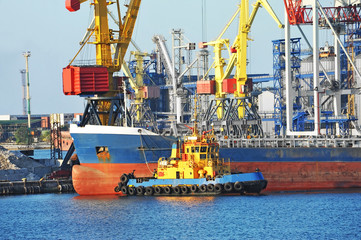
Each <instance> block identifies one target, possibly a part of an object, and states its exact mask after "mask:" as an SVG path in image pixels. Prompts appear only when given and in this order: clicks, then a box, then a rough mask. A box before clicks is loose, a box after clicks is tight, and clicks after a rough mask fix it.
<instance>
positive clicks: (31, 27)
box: [0, 0, 299, 115]
mask: <svg viewBox="0 0 361 240" xmlns="http://www.w3.org/2000/svg"><path fill="white" fill-rule="evenodd" d="M64 2H65V0H51V1H49V0H36V1H29V0H17V1H9V0H0V8H1V9H2V10H3V11H2V14H1V15H0V20H1V23H2V26H1V28H2V30H1V44H0V82H1V87H0V100H1V105H0V115H1V114H21V113H22V90H21V75H20V72H19V71H20V69H24V68H25V59H24V57H23V55H22V53H23V52H24V51H31V57H30V59H29V66H30V95H31V111H32V113H33V114H47V113H61V112H83V108H84V100H83V99H82V98H80V97H78V96H65V95H64V94H63V92H62V68H63V67H65V66H66V65H67V64H68V62H69V60H70V59H71V58H72V57H73V56H74V55H75V53H76V52H77V51H78V49H79V44H78V43H79V41H80V40H81V39H82V37H83V35H84V33H85V31H86V29H87V27H88V25H89V22H90V20H91V18H92V16H91V11H90V7H89V2H86V3H83V4H82V6H81V9H80V11H78V12H68V11H67V10H66V9H65V4H64ZM121 2H122V1H121ZM250 2H251V3H252V2H253V1H250ZM201 3H202V0H182V1H176V0H143V1H142V5H141V9H140V12H139V16H138V19H137V23H136V28H135V30H134V33H133V39H134V40H135V41H136V42H137V44H138V45H139V46H140V48H141V49H142V50H143V51H147V52H151V51H152V50H153V49H154V48H155V46H154V44H153V42H152V40H151V38H152V36H153V35H155V34H162V35H164V36H165V37H166V38H167V39H169V41H168V42H169V44H170V43H171V41H170V39H171V36H170V31H171V29H173V28H182V29H183V30H184V32H185V34H186V36H187V38H188V39H190V40H191V41H192V42H196V43H198V42H200V41H202V25H201V20H202V11H201V9H202V4H201ZM238 3H239V0H227V1H219V0H206V10H207V11H206V17H207V21H206V23H207V25H206V32H207V40H208V41H210V40H212V39H215V38H216V37H217V35H218V34H219V33H220V32H221V30H222V29H223V27H224V26H225V24H226V23H227V21H228V20H229V18H230V17H231V16H232V14H233V13H234V12H235V10H236V6H237V4H238ZM269 3H270V4H271V5H272V7H273V8H274V10H275V12H276V14H277V15H278V16H279V18H280V20H281V21H282V22H284V7H283V1H281V0H269ZM236 27H237V26H236V25H233V26H232V28H231V29H230V31H229V32H228V33H227V34H226V35H225V37H227V38H230V39H231V40H232V41H233V39H234V37H235V35H236ZM283 34H284V33H283V30H280V29H278V27H277V24H276V23H275V22H274V21H273V19H272V18H271V17H270V16H269V15H268V13H267V12H266V11H265V9H260V11H259V12H258V16H257V18H256V20H255V22H254V24H253V26H252V30H251V37H252V38H253V39H254V40H255V41H253V42H251V43H250V46H249V49H248V51H249V61H250V64H249V67H248V68H249V73H272V43H271V41H272V40H274V39H281V38H283ZM298 35H299V34H298ZM298 35H297V34H296V36H298ZM130 50H132V49H130ZM83 56H84V55H83ZM210 61H211V59H210Z"/></svg>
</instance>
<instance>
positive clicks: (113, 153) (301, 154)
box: [72, 133, 361, 164]
mask: <svg viewBox="0 0 361 240" xmlns="http://www.w3.org/2000/svg"><path fill="white" fill-rule="evenodd" d="M72 137H73V139H74V144H75V148H76V153H77V155H78V158H79V160H80V162H81V163H100V162H101V163H104V162H103V161H101V160H99V159H98V157H97V155H96V147H99V146H106V147H108V150H109V155H110V159H109V160H108V161H107V162H106V163H136V164H137V163H156V162H157V161H158V159H159V158H160V157H164V156H170V153H171V145H172V143H173V142H174V141H175V139H172V138H167V137H163V136H159V135H142V136H139V135H119V134H98V133H94V134H92V133H87V134H80V133H72ZM220 157H221V158H225V159H230V160H231V162H314V161H318V162H357V161H360V160H361V159H360V157H361V148H358V147H354V148H346V147H345V148H341V147H338V148H333V147H328V148H321V147H319V148H315V147H310V148H308V147H296V148H264V147H263V148H221V149H220Z"/></svg>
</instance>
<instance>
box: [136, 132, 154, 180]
mask: <svg viewBox="0 0 361 240" xmlns="http://www.w3.org/2000/svg"><path fill="white" fill-rule="evenodd" d="M139 137H140V146H141V150H142V151H143V156H144V160H145V163H146V165H147V168H148V170H149V172H150V173H153V171H151V170H150V167H149V164H148V161H147V156H146V155H145V151H144V146H143V141H142V133H141V132H140V133H139Z"/></svg>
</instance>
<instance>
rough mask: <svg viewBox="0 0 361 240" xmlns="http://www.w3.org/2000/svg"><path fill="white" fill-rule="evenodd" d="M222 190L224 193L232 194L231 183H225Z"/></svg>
mask: <svg viewBox="0 0 361 240" xmlns="http://www.w3.org/2000/svg"><path fill="white" fill-rule="evenodd" d="M224 190H226V192H232V191H233V183H231V182H227V183H225V184H224Z"/></svg>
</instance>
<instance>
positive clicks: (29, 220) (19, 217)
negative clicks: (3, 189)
mask: <svg viewBox="0 0 361 240" xmlns="http://www.w3.org/2000/svg"><path fill="white" fill-rule="evenodd" d="M0 214H1V221H0V230H1V233H0V239H361V193H312V194H303V193H298V194H273V195H265V196H221V197H178V198H177V197H145V196H143V197H113V196H111V197H80V196H78V195H77V194H40V195H28V196H26V195H22V196H6V197H0Z"/></svg>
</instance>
